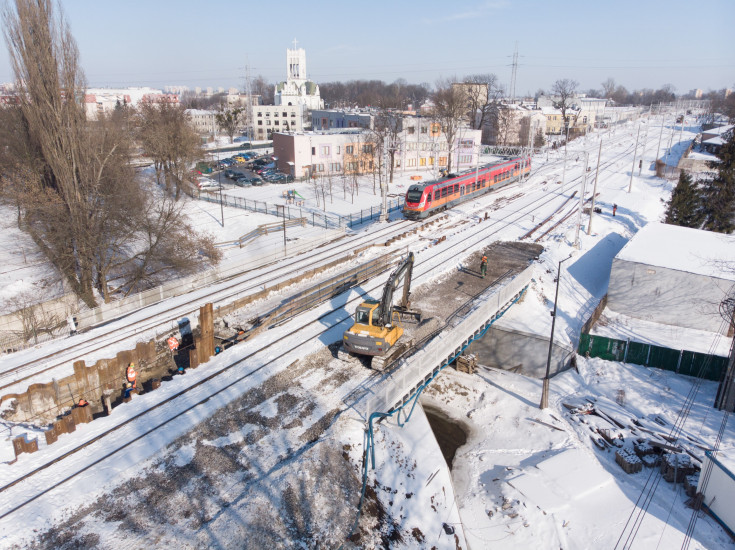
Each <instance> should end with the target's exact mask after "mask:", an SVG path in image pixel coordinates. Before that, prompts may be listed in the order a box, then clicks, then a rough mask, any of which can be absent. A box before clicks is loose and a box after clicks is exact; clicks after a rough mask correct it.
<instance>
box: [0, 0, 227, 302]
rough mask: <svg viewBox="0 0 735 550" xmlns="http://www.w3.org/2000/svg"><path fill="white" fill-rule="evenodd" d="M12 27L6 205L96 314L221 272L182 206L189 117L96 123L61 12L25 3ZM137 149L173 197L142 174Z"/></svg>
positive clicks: (162, 109)
mask: <svg viewBox="0 0 735 550" xmlns="http://www.w3.org/2000/svg"><path fill="white" fill-rule="evenodd" d="M3 22H4V30H5V38H6V42H7V44H8V49H9V52H10V60H11V64H12V67H13V70H14V72H15V76H16V81H17V82H20V83H22V88H21V90H20V93H19V100H20V104H19V105H18V106H17V107H15V108H8V109H2V110H0V111H2V112H1V113H0V116H2V119H3V120H2V123H1V124H0V141H1V142H2V144H3V145H4V147H3V148H2V150H1V151H0V154H1V155H2V158H1V159H0V162H1V163H2V170H1V172H0V178H1V179H0V185H1V187H0V191H1V193H2V195H1V196H2V199H3V200H4V201H5V202H6V203H10V204H13V205H14V206H15V207H16V209H17V213H18V224H19V226H20V227H21V228H23V229H25V230H27V231H28V232H29V234H30V235H31V236H32V237H33V239H34V240H35V242H36V243H37V244H38V246H39V247H40V249H41V250H42V251H43V252H44V253H45V254H46V256H47V257H48V259H49V260H50V261H51V262H52V263H53V265H54V266H55V267H56V268H57V269H58V271H59V272H60V274H61V275H62V276H63V277H64V279H65V280H66V281H68V283H69V285H70V286H71V288H72V289H73V291H74V292H75V293H76V294H77V295H78V296H79V298H80V299H82V300H83V301H84V302H85V303H86V304H87V305H88V306H90V307H93V306H95V305H97V300H98V296H102V297H103V299H104V300H109V299H110V297H111V294H112V293H113V292H115V291H117V292H119V293H121V294H127V293H130V292H132V291H134V290H140V289H143V288H146V287H148V286H150V285H153V284H157V283H160V282H161V281H162V280H165V278H167V277H169V276H171V274H172V273H174V272H175V273H177V274H180V273H182V272H183V273H187V272H192V271H194V270H197V269H200V268H201V267H203V266H205V265H209V264H210V263H212V262H216V261H218V259H219V253H218V251H217V250H216V249H215V248H214V246H213V242H212V239H211V238H208V237H205V236H200V235H198V234H197V233H196V231H194V230H193V228H192V227H190V226H189V225H188V224H187V223H186V221H185V218H184V217H183V216H182V213H181V204H180V203H178V202H177V200H176V199H178V197H179V195H180V191H181V188H182V183H183V181H184V179H185V177H186V171H187V170H186V169H187V166H188V165H189V162H190V161H191V160H192V159H193V157H194V156H195V155H196V147H197V144H198V141H196V136H195V135H194V133H193V131H191V130H190V129H188V130H187V128H188V126H186V125H185V124H182V119H183V118H184V114H183V111H181V110H180V109H176V108H174V107H169V106H145V107H144V108H143V110H142V113H140V114H136V113H134V112H133V111H132V110H131V109H129V108H128V107H126V106H120V108H119V109H117V110H115V112H113V113H112V114H110V115H108V116H104V115H103V116H100V117H99V118H98V120H94V121H92V120H89V119H88V118H87V116H86V113H85V110H84V103H83V98H84V90H85V89H86V85H85V84H86V83H85V80H84V75H83V72H82V70H81V68H80V67H79V63H78V59H79V53H78V50H77V46H76V42H75V40H74V38H73V36H72V35H71V32H70V30H69V28H68V26H67V25H66V23H65V21H64V19H63V16H62V15H61V14H56V13H54V8H53V3H52V2H51V0H14V7H13V8H11V7H9V6H7V7H6V9H5V11H4V13H3ZM138 145H140V146H142V147H143V148H144V150H145V151H146V152H147V153H148V154H149V155H150V156H151V157H152V158H153V159H154V161H155V163H156V170H157V173H158V174H159V177H160V178H162V181H163V182H164V184H165V189H166V192H161V193H151V190H150V189H146V188H145V186H144V185H143V184H142V182H141V181H140V178H139V177H138V175H137V174H136V172H135V170H134V169H133V168H132V167H131V155H132V151H133V149H134V148H135V147H136V146H138Z"/></svg>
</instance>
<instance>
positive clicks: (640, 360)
mask: <svg viewBox="0 0 735 550" xmlns="http://www.w3.org/2000/svg"><path fill="white" fill-rule="evenodd" d="M578 351H579V354H580V355H587V354H589V357H599V358H600V359H605V360H607V361H621V362H623V363H632V364H635V365H643V366H645V367H655V368H658V369H664V370H670V371H673V372H675V373H677V374H684V375H686V376H698V377H702V378H705V379H707V380H714V381H716V382H719V381H720V379H721V378H722V376H723V373H724V372H725V370H726V369H727V357H720V356H718V355H710V354H706V353H697V352H694V351H688V350H676V349H671V348H664V347H661V346H654V345H653V344H642V343H640V342H631V341H626V340H616V339H614V338H607V337H605V336H596V335H592V334H582V337H581V338H580V340H579V348H578Z"/></svg>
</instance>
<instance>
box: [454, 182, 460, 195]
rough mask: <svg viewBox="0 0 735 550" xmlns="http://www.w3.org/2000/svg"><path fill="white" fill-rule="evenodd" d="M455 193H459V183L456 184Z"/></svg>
mask: <svg viewBox="0 0 735 550" xmlns="http://www.w3.org/2000/svg"><path fill="white" fill-rule="evenodd" d="M454 192H455V193H459V184H458V183H455V184H454Z"/></svg>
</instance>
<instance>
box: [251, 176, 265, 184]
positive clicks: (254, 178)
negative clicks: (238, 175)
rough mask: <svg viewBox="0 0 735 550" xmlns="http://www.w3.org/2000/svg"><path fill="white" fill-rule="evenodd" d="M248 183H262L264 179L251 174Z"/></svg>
mask: <svg viewBox="0 0 735 550" xmlns="http://www.w3.org/2000/svg"><path fill="white" fill-rule="evenodd" d="M250 183H252V184H253V185H263V184H264V183H265V181H263V178H259V177H258V176H253V177H252V178H250Z"/></svg>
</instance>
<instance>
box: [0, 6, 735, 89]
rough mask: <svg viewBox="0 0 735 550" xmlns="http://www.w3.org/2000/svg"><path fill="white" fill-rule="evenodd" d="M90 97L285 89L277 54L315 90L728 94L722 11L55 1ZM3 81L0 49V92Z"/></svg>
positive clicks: (731, 37)
mask: <svg viewBox="0 0 735 550" xmlns="http://www.w3.org/2000/svg"><path fill="white" fill-rule="evenodd" d="M62 6H63V10H64V12H65V14H66V17H67V20H68V22H69V24H70V26H71V30H72V33H73V34H74V36H75V38H76V40H77V42H78V44H79V50H80V54H81V63H82V66H83V68H84V70H85V73H86V76H87V80H88V82H89V84H90V86H95V87H96V86H114V87H121V86H152V87H156V88H161V87H163V86H166V85H186V86H189V87H195V86H200V87H203V88H205V87H207V86H213V87H215V88H216V87H219V86H223V87H225V88H228V87H230V86H234V87H238V88H243V86H244V81H245V67H246V65H249V67H250V74H251V76H253V77H254V76H257V75H263V76H264V77H265V78H266V80H268V81H269V82H273V83H275V82H277V81H281V80H285V77H286V75H285V72H286V48H289V47H293V41H294V39H296V40H297V41H298V47H303V48H305V50H306V65H307V74H308V77H309V78H310V79H313V80H314V81H316V82H317V83H319V82H329V81H335V80H340V81H347V80H352V79H378V80H383V81H386V82H393V81H394V80H396V79H398V78H403V79H405V80H407V81H408V82H415V83H419V82H428V83H430V84H434V83H435V82H436V80H437V79H439V78H448V77H457V78H462V77H463V76H466V75H469V74H476V73H488V72H489V73H495V74H497V75H498V77H499V79H500V81H501V82H502V83H503V84H504V85H505V86H506V87H509V84H510V79H511V63H512V57H513V50H514V48H515V45H516V43H517V44H518V52H519V58H518V71H517V80H516V93H517V94H518V95H520V94H526V93H531V94H532V93H534V92H536V90H538V89H546V90H548V89H549V88H550V87H551V85H552V84H553V82H554V81H555V80H557V79H559V78H572V79H575V80H577V81H578V82H579V84H580V89H581V90H587V89H589V88H600V87H601V86H600V84H601V82H603V81H604V80H606V79H607V78H608V77H612V78H613V79H615V81H616V83H618V84H622V85H623V86H625V87H626V88H628V89H629V90H634V89H641V88H654V89H655V88H659V87H661V86H662V85H663V84H673V85H674V87H675V88H676V92H677V93H685V92H688V91H689V90H691V89H694V88H701V89H703V90H705V91H707V90H709V89H721V88H733V89H735V31H734V30H733V28H732V24H733V21H735V1H734V0H707V1H706V2H691V1H682V0H637V1H629V0H615V1H607V2H600V1H598V0H586V1H581V0H555V1H552V0H513V1H510V0H508V1H502V0H501V1H482V0H459V1H454V2H452V1H449V0H444V1H436V0H421V1H410V2H409V1H401V0H392V1H383V0H374V1H372V2H370V3H368V2H350V1H348V0H340V1H332V0H328V1H324V0H321V1H317V2H306V1H300V2H295V1H291V0H281V1H280V2H266V1H264V0H261V1H257V2H253V1H243V0H210V1H209V2H204V1H203V0H126V1H125V2H111V1H109V0H64V1H62ZM12 80H13V76H12V72H11V70H10V65H9V62H8V54H7V48H6V47H5V48H3V49H2V55H0V82H9V81H12Z"/></svg>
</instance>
